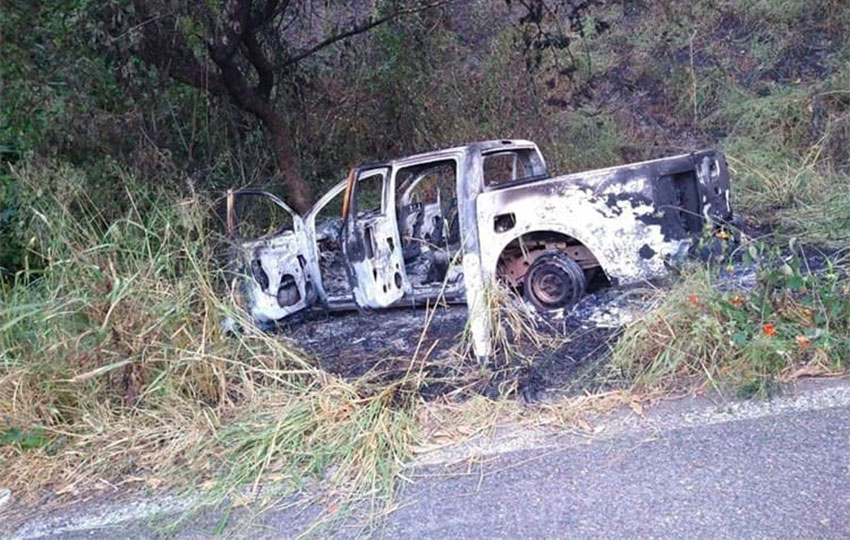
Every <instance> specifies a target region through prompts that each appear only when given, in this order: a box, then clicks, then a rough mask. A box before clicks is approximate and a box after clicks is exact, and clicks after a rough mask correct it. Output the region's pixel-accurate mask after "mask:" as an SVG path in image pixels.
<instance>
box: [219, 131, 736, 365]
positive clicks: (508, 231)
mask: <svg viewBox="0 0 850 540" xmlns="http://www.w3.org/2000/svg"><path fill="white" fill-rule="evenodd" d="M245 197H266V198H268V201H269V202H270V203H271V204H272V205H273V206H274V207H276V208H278V209H279V210H282V211H283V212H284V214H286V215H287V216H288V218H284V219H288V223H291V225H290V226H288V227H287V228H285V229H283V230H275V229H274V227H271V226H269V225H268V224H266V225H264V226H263V227H261V228H260V229H261V230H262V231H272V232H266V234H263V235H260V236H258V237H257V238H248V239H246V238H245V237H244V235H240V234H239V232H240V226H241V225H240V224H241V222H242V220H243V219H245V218H247V217H248V216H246V215H241V214H240V212H239V206H240V204H239V201H240V200H241V199H243V198H245ZM227 201H228V228H229V230H230V231H231V234H232V235H233V236H234V238H235V240H236V244H237V245H238V246H239V249H238V252H239V256H238V259H239V263H240V264H239V266H240V267H241V269H242V271H241V275H242V276H243V278H244V279H243V286H242V291H243V293H244V297H245V300H246V305H247V306H248V309H249V310H250V312H251V314H252V316H253V317H254V318H255V319H256V320H258V321H261V322H267V321H275V320H280V319H283V318H285V317H288V316H290V315H292V314H293V313H296V312H298V311H301V310H303V309H305V308H307V307H309V306H311V305H313V304H316V303H320V304H322V305H323V306H324V307H325V308H326V309H333V310H338V309H357V308H371V309H379V308H387V307H396V306H411V305H416V304H421V303H423V302H426V301H433V300H437V299H443V300H445V301H447V302H466V304H467V305H468V307H469V322H470V328H471V334H472V337H473V345H474V349H475V353H476V355H478V356H479V357H487V356H489V355H490V354H491V353H492V351H491V349H490V347H491V345H490V335H491V328H490V316H489V313H488V304H487V296H488V295H487V290H488V289H489V288H490V287H491V285H492V284H493V283H494V282H495V281H496V280H502V281H504V282H506V283H508V284H509V285H511V286H512V287H513V288H515V289H516V290H517V291H520V292H521V293H522V295H523V297H524V298H525V299H526V301H527V302H528V303H529V304H531V305H532V306H533V307H534V308H535V309H537V310H538V311H543V312H547V311H554V310H562V309H565V308H569V307H570V306H572V305H573V304H574V303H576V302H577V301H578V299H579V298H581V296H582V294H584V292H585V289H586V287H587V284H588V282H589V281H590V280H591V279H595V278H599V277H604V278H607V280H608V281H609V282H610V283H611V284H612V285H628V284H633V283H637V282H641V281H644V280H647V279H651V278H655V277H659V276H660V275H663V274H664V273H665V272H666V271H667V267H668V263H669V262H673V261H676V260H681V259H683V258H684V257H685V256H686V255H687V254H688V252H689V250H690V248H691V247H692V246H693V245H694V243H695V241H696V240H697V239H698V238H699V237H700V235H701V234H702V233H703V231H704V229H705V227H706V225H711V226H714V225H717V224H722V223H726V222H729V221H730V220H731V219H732V209H731V206H730V202H729V179H728V174H727V168H726V161H725V159H724V156H723V154H722V153H720V152H718V151H713V150H709V151H703V152H696V153H692V154H685V155H680V156H675V157H670V158H663V159H657V160H653V161H646V162H642V163H634V164H629V165H623V166H619V167H612V168H608V169H600V170H594V171H587V172H580V173H575V174H569V175H564V176H558V177H552V176H550V175H549V172H548V170H547V168H546V163H545V161H544V159H543V156H542V155H541V153H540V150H539V149H538V148H537V146H536V145H535V144H534V143H532V142H529V141H522V140H504V141H488V142H481V143H474V144H469V145H466V146H461V147H457V148H451V149H447V150H441V151H437V152H429V153H426V154H420V155H416V156H410V157H406V158H402V159H397V160H394V161H391V162H388V163H379V164H371V165H362V166H360V167H357V168H355V169H353V170H352V171H351V173H350V174H349V176H348V178H347V179H346V180H344V181H343V182H340V183H339V184H337V185H336V186H335V187H334V188H333V189H331V190H330V191H329V192H328V193H327V194H326V195H325V196H324V197H322V198H321V199H320V200H319V202H318V203H317V204H316V206H315V207H314V208H313V209H312V210H310V212H308V213H307V214H306V215H305V216H304V217H303V218H302V217H301V216H297V215H296V214H295V213H294V212H292V211H291V210H290V209H289V208H288V207H287V206H286V205H285V204H284V203H283V202H282V201H280V199H278V198H277V197H274V196H273V195H271V194H269V193H265V192H261V191H257V190H252V189H242V190H236V191H231V192H229V193H228V198H227ZM252 215H253V214H252ZM260 217H261V218H263V219H266V217H265V216H260Z"/></svg>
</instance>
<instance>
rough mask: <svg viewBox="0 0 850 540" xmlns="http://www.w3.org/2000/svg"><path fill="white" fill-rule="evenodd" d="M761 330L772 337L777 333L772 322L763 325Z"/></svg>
mask: <svg viewBox="0 0 850 540" xmlns="http://www.w3.org/2000/svg"><path fill="white" fill-rule="evenodd" d="M761 331H762V332H764V333H765V334H766V335H768V336H770V337H773V336H775V335H776V328H775V327H774V326H773V325H772V324H770V323H767V324H766V325H764V326H762V327H761Z"/></svg>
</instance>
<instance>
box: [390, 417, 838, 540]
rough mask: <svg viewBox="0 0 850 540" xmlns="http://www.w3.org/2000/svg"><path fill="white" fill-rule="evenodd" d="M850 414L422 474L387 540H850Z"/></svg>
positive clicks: (514, 457)
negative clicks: (452, 473) (444, 474)
mask: <svg viewBox="0 0 850 540" xmlns="http://www.w3.org/2000/svg"><path fill="white" fill-rule="evenodd" d="M848 466H850V407H836V408H829V409H822V410H818V411H809V412H796V411H795V412H789V413H785V414H780V415H776V416H768V417H763V418H759V419H755V420H743V421H732V422H726V423H721V424H714V425H709V426H703V427H700V428H680V429H674V430H670V431H666V432H660V433H658V434H656V435H637V436H628V437H623V438H619V439H616V440H613V441H608V442H605V443H593V444H589V445H581V446H577V447H572V448H563V449H555V450H552V449H549V450H546V449H541V450H535V451H529V452H516V453H513V454H511V455H506V456H502V458H501V459H499V460H497V461H496V462H494V463H491V464H488V465H486V466H483V467H481V468H480V469H478V470H472V471H471V472H470V473H469V474H466V475H463V476H459V477H456V478H453V479H449V480H437V479H435V478H434V477H431V478H429V477H427V476H425V477H424V478H421V479H420V481H419V482H417V483H416V484H413V485H412V486H411V487H410V488H409V489H407V490H406V493H405V497H406V498H408V499H411V500H415V501H416V503H415V504H412V505H410V506H406V507H403V508H402V509H400V510H399V511H398V512H396V513H395V514H394V515H393V516H392V519H391V520H390V521H389V523H388V524H387V526H386V527H385V528H384V530H383V531H382V532H383V535H384V537H386V538H445V539H450V538H451V539H465V538H609V539H615V538H689V539H697V538H734V539H743V538H808V539H812V538H835V539H848V538H850V472H848Z"/></svg>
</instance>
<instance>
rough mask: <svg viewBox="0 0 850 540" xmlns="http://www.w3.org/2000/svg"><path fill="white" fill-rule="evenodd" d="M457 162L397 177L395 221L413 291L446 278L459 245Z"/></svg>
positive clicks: (428, 165)
mask: <svg viewBox="0 0 850 540" xmlns="http://www.w3.org/2000/svg"><path fill="white" fill-rule="evenodd" d="M456 189H457V162H456V161H455V160H453V159H447V160H441V161H435V162H431V163H424V164H421V165H413V166H410V167H405V168H403V169H400V170H399V171H398V172H397V173H396V201H397V202H396V204H397V209H396V217H397V219H398V228H399V235H400V237H401V243H402V253H403V255H404V260H405V269H406V272H407V276H408V278H409V279H410V280H411V284H412V285H413V287H414V288H415V287H419V286H429V285H431V284H433V283H439V282H441V280H443V279H444V278H445V276H446V272H447V271H448V269H449V265H450V262H451V261H452V260H453V257H452V255H451V252H452V246H453V245H454V244H459V242H458V240H457V239H458V238H459V237H460V235H459V232H458V231H459V223H458V219H457V199H456Z"/></svg>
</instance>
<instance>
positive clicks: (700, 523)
mask: <svg viewBox="0 0 850 540" xmlns="http://www.w3.org/2000/svg"><path fill="white" fill-rule="evenodd" d="M818 392H820V393H817V392H816V393H811V394H802V395H798V396H794V397H792V398H783V400H778V401H775V402H770V403H766V404H743V405H733V406H729V407H726V406H724V407H721V408H718V407H717V405H714V404H705V403H701V402H675V403H672V404H668V405H665V406H662V407H659V408H656V409H654V410H652V411H651V412H650V413H648V414H647V417H646V418H640V419H638V421H637V422H636V423H634V425H632V427H630V428H627V429H626V428H623V429H619V430H614V431H613V432H612V433H611V434H609V435H606V436H603V437H601V438H595V439H594V440H588V439H583V438H577V437H573V436H569V437H568V436H565V437H561V438H558V439H557V440H554V441H553V440H545V441H543V442H541V441H540V440H529V441H528V442H526V443H521V444H518V445H517V444H514V443H511V444H508V445H506V444H505V442H504V440H502V441H496V442H495V443H494V445H493V446H492V448H489V449H487V450H486V452H485V454H484V455H480V456H479V459H476V460H472V461H470V460H469V459H464V458H463V457H462V456H463V452H465V451H466V450H461V451H459V454H458V455H456V456H454V457H452V455H451V452H449V454H448V455H447V456H446V457H445V459H446V461H440V460H439V459H438V460H437V461H436V462H432V463H431V464H427V465H422V464H420V465H419V466H416V467H414V468H412V469H411V470H409V471H408V473H407V474H406V476H407V477H408V478H410V479H411V480H412V482H411V483H409V484H406V486H405V488H404V489H403V490H402V492H401V493H400V495H399V497H398V503H399V508H398V509H397V510H396V511H394V512H393V513H391V514H390V515H389V517H388V518H387V519H386V520H385V521H384V522H383V523H382V524H381V525H380V526H379V527H378V528H376V529H371V530H369V531H364V529H362V528H360V527H357V526H356V525H357V524H356V522H355V521H354V520H352V519H349V520H348V522H347V523H346V524H344V525H343V526H341V528H338V529H336V532H335V534H331V531H329V530H323V531H319V532H318V534H317V536H319V537H329V536H333V537H335V538H354V537H358V536H368V537H371V538H387V539H406V538H410V539H414V538H415V539H426V538H429V539H443V538H445V539H479V538H481V539H483V538H530V539H533V538H576V539H581V538H612V539H616V538H688V539H698V538H712V539H717V538H734V539H744V538H760V539H765V538H777V539H778V538H782V539H787V538H801V539H803V538H804V539H815V538H835V539H848V538H850V386H848V385H847V383H846V382H845V383H841V384H839V385H838V386H832V387H830V388H827V389H826V390H825V391H821V390H819V391H818ZM621 416H624V415H621ZM625 416H630V415H628V413H627V412H626V415H625ZM458 456H461V457H458ZM448 462H454V463H455V464H454V465H451V464H447V463H448ZM470 463H472V465H470ZM321 508H322V507H318V506H315V505H314V506H310V505H307V506H306V507H305V506H296V507H290V508H286V509H281V510H271V511H268V512H266V513H264V514H262V516H260V517H255V519H253V520H252V521H251V522H250V525H249V526H248V528H241V527H238V526H236V527H233V528H230V533H231V535H232V536H233V537H237V538H294V537H297V536H298V534H299V533H301V532H303V531H304V530H305V529H304V528H305V527H306V526H307V524H308V523H309V522H310V520H311V519H312V518H313V517H315V516H317V515H320V514H321V512H322V509H321ZM102 515H103V514H102ZM151 517H152V516H151V515H147V516H145V517H139V516H136V517H134V518H131V519H128V520H124V521H117V522H116V520H114V519H113V520H112V522H111V523H109V519H106V520H105V521H103V520H101V521H102V522H98V520H97V519H95V520H92V519H88V521H86V520H82V521H80V520H77V521H76V525H73V524H74V523H75V520H74V518H73V516H71V518H70V519H69V518H68V517H67V516H66V518H65V519H64V521H62V520H60V521H59V522H56V523H59V524H60V525H56V526H51V525H50V522H49V521H42V522H41V524H40V527H41V528H40V529H39V526H30V527H29V529H27V528H26V527H25V528H24V529H21V530H19V535H20V536H19V538H63V539H66V540H67V539H76V538H88V539H91V538H149V537H152V536H153V532H152V530H151V529H150V528H149V523H150V519H151ZM220 517H221V516H220V515H219V514H217V513H216V512H210V513H208V514H207V515H204V516H200V517H196V518H192V519H190V520H189V523H188V525H187V526H186V527H185V528H184V529H183V530H182V531H181V532H178V533H177V534H176V537H177V538H185V539H200V538H211V537H212V536H213V535H212V533H211V532H210V531H212V530H213V529H214V527H215V524H216V522H218V520H219V518H220ZM231 521H232V522H234V523H236V521H237V520H231ZM69 523H70V524H71V526H69V525H68V524H69ZM31 525H32V524H31ZM36 525H38V524H36ZM63 527H64V528H63ZM28 531H29V532H28ZM39 531H41V532H40V533H39ZM51 531H52V533H51ZM53 533H55V534H53ZM225 536H228V535H227V534H225Z"/></svg>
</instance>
